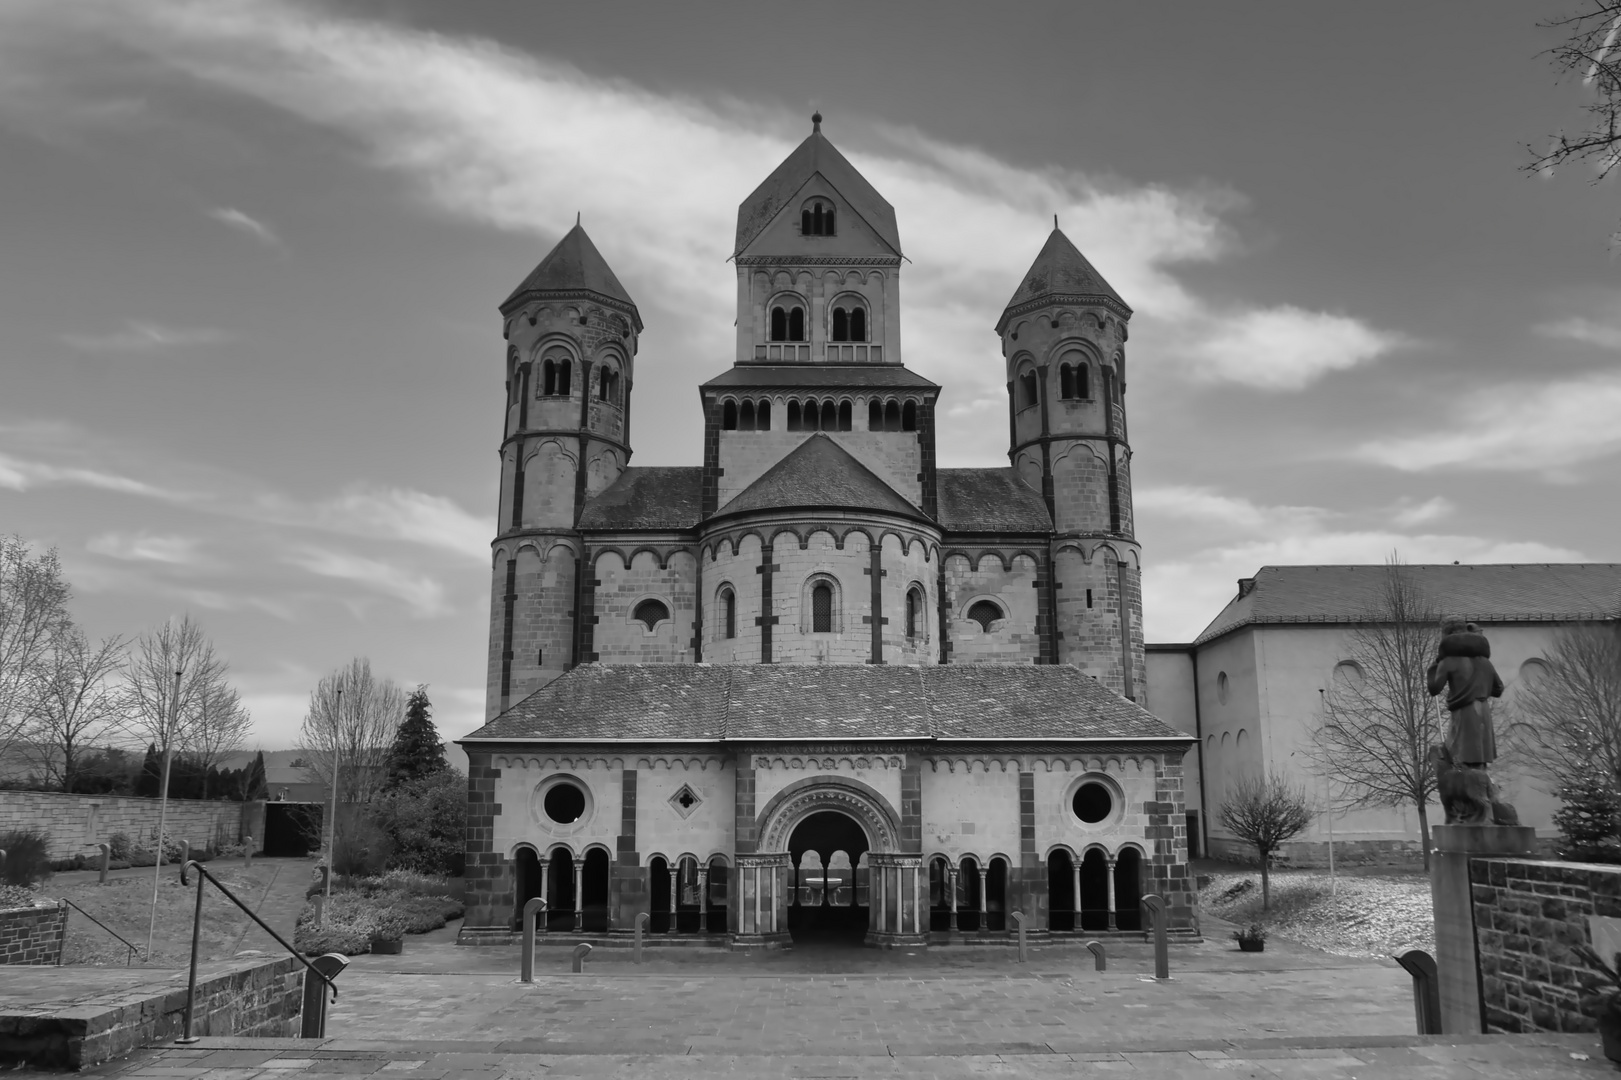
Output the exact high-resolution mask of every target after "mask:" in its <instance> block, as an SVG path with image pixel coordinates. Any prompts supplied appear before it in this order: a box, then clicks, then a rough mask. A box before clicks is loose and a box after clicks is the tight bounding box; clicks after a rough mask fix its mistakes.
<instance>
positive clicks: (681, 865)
mask: <svg viewBox="0 0 1621 1080" xmlns="http://www.w3.org/2000/svg"><path fill="white" fill-rule="evenodd" d="M702 908H703V898H702V897H701V896H699V894H698V860H697V859H695V858H693V857H692V856H691V855H684V856H682V857H681V859H680V860H679V861H678V862H677V863H676V864H675V929H676V933H678V934H696V933H698V932H699V931H701V930H702V929H703V926H702V925H701V923H702V921H703V920H702V916H703V912H702Z"/></svg>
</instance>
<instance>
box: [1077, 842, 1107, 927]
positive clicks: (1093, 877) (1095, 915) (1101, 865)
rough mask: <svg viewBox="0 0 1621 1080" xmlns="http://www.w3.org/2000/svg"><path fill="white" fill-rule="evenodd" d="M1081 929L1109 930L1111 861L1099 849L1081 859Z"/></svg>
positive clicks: (1092, 850) (1089, 852)
mask: <svg viewBox="0 0 1621 1080" xmlns="http://www.w3.org/2000/svg"><path fill="white" fill-rule="evenodd" d="M1081 929H1082V930H1107V929H1109V860H1108V859H1107V858H1105V857H1104V854H1103V852H1101V851H1099V850H1098V849H1097V848H1092V849H1090V850H1089V851H1087V853H1086V854H1085V855H1084V856H1082V858H1081Z"/></svg>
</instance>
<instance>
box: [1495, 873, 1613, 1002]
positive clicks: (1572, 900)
mask: <svg viewBox="0 0 1621 1080" xmlns="http://www.w3.org/2000/svg"><path fill="white" fill-rule="evenodd" d="M1469 882H1470V885H1471V887H1472V889H1473V892H1474V905H1475V944H1476V947H1477V948H1478V950H1479V952H1480V983H1481V1004H1482V1006H1483V1007H1484V1008H1485V1011H1486V1030H1487V1031H1488V1032H1530V1031H1596V1030H1597V1029H1598V1024H1597V1021H1596V1020H1595V1019H1594V1014H1593V1013H1591V1012H1589V1011H1588V1010H1587V1009H1584V1008H1583V1007H1582V1002H1581V996H1582V989H1581V987H1582V982H1583V980H1584V979H1585V978H1586V977H1587V976H1588V975H1589V974H1591V972H1590V969H1589V968H1588V967H1587V965H1586V964H1584V963H1583V962H1582V960H1581V958H1580V957H1579V956H1577V955H1576V954H1575V953H1574V952H1573V951H1572V947H1573V946H1576V945H1588V946H1592V945H1593V944H1594V943H1593V940H1592V932H1591V928H1590V924H1589V921H1588V920H1589V917H1590V916H1600V917H1606V918H1621V866H1600V865H1596V864H1591V863H1565V862H1553V861H1544V860H1539V859H1471V860H1470V861H1469ZM1607 959H1609V960H1611V962H1612V963H1613V961H1614V958H1613V957H1608V958H1607Z"/></svg>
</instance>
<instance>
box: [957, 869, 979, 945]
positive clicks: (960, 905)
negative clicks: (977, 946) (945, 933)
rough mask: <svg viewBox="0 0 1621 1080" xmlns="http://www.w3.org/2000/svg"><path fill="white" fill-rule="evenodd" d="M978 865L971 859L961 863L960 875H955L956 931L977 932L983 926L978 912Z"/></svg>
mask: <svg viewBox="0 0 1621 1080" xmlns="http://www.w3.org/2000/svg"><path fill="white" fill-rule="evenodd" d="M979 882H980V875H979V864H978V863H977V862H975V861H974V860H973V859H964V860H963V861H962V873H960V874H958V875H957V929H959V930H978V929H980V928H981V926H982V925H983V924H984V921H985V920H984V918H983V913H982V912H981V911H980V909H979V908H980V902H979V894H980V892H981V889H980V887H979Z"/></svg>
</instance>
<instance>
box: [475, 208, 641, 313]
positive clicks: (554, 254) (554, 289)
mask: <svg viewBox="0 0 1621 1080" xmlns="http://www.w3.org/2000/svg"><path fill="white" fill-rule="evenodd" d="M579 218H580V215H579V212H578V211H576V212H575V220H574V228H572V229H570V230H569V231H568V232H567V233H565V234H564V235H563V239H561V240H559V241H558V242H557V246H556V247H554V248H552V250H551V251H550V252H548V253H547V255H546V257H545V258H544V259H542V260H540V265H538V266H536V267H535V268H534V269H533V270H531V271H530V272H529V276H528V277H526V278H524V279H523V283H522V284H520V285H519V286H518V287H517V288H516V289H514V290H513V292H512V295H511V296H509V297H507V298H506V300H505V301H504V302H503V303H502V304H501V311H502V313H503V314H507V313H510V312H511V311H512V309H513V308H516V307H519V306H521V305H522V304H524V303H525V302H527V301H529V300H541V299H555V300H562V299H567V298H570V297H589V298H591V299H594V300H598V301H600V302H602V303H604V304H607V305H608V306H609V307H612V308H615V309H617V310H619V311H622V312H624V313H625V314H626V315H629V316H630V317H631V318H632V319H633V320H635V322H636V329H637V330H638V331H640V330H641V329H642V317H641V314H640V313H639V312H638V311H637V310H636V301H634V300H632V299H631V298H630V293H628V292H626V291H625V287H624V286H623V285H621V284H620V283H619V279H618V278H617V277H615V276H614V272H613V270H612V269H610V268H609V266H608V260H606V259H604V258H603V257H602V252H600V251H598V250H597V245H595V244H593V243H592V242H591V238H590V237H589V236H587V235H586V233H585V227H584V226H582V225H581V224H580V220H579Z"/></svg>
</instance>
